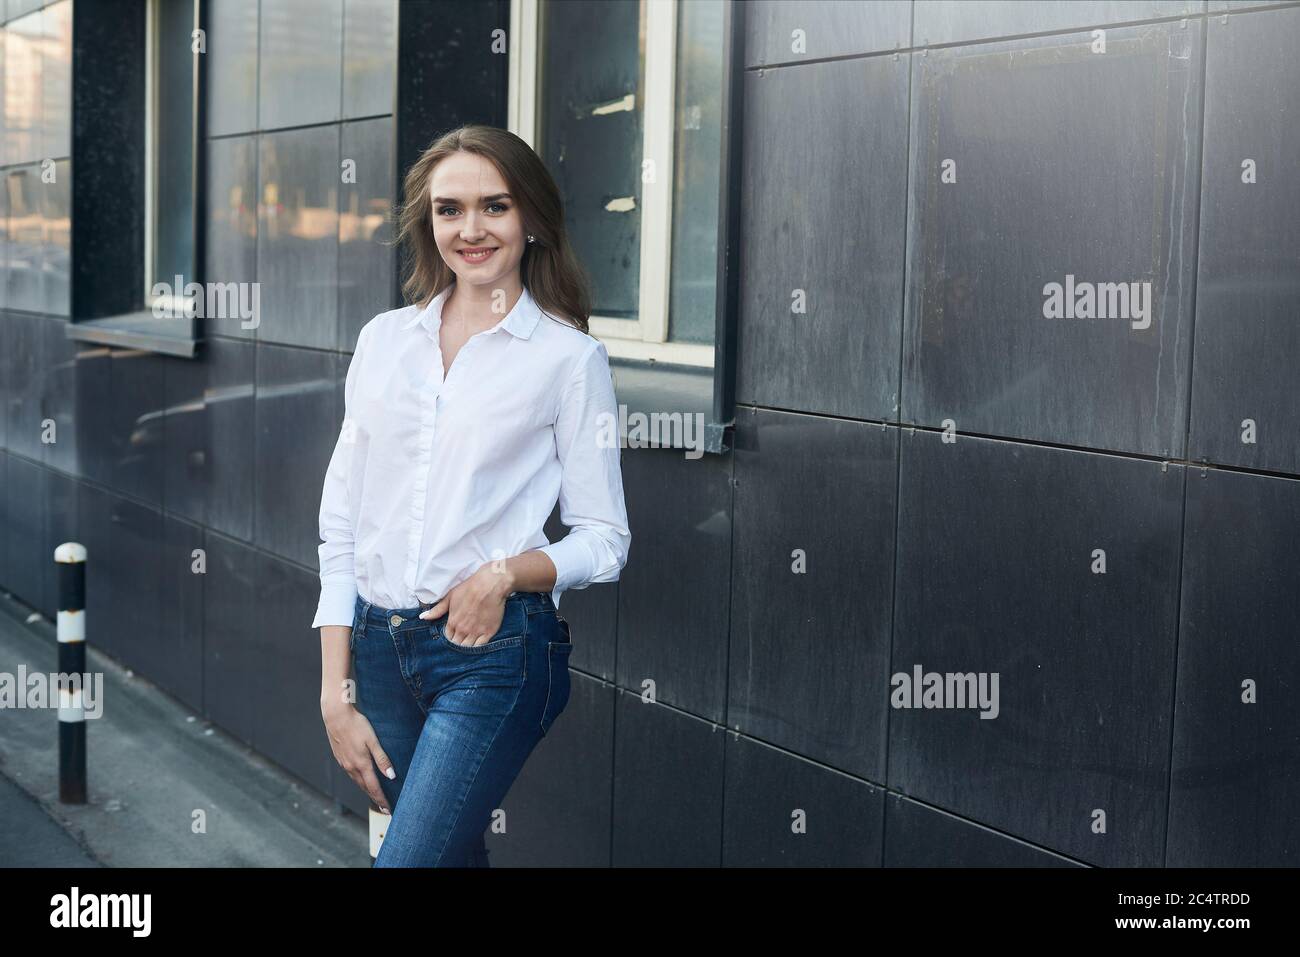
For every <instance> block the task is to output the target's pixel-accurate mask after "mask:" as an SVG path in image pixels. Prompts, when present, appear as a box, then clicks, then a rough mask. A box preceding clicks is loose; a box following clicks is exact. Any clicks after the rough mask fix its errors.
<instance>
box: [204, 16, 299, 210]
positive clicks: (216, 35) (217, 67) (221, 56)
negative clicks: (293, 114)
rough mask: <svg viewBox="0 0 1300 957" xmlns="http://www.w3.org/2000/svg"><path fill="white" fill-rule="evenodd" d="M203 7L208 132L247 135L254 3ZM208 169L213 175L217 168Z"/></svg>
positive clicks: (252, 116)
mask: <svg viewBox="0 0 1300 957" xmlns="http://www.w3.org/2000/svg"><path fill="white" fill-rule="evenodd" d="M204 6H205V7H206V8H207V18H208V52H207V54H206V56H207V57H208V58H209V60H208V70H209V73H208V83H207V96H208V133H209V135H211V136H225V135H228V134H230V133H247V132H249V131H251V130H255V129H257V7H258V0H218V2H216V3H206V4H204ZM294 62H296V61H294ZM212 145H214V146H215V144H212ZM209 169H211V170H212V171H213V172H214V173H215V172H217V171H218V169H219V167H217V166H216V165H212V166H210V167H209ZM214 192H215V191H214Z"/></svg>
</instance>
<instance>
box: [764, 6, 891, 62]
mask: <svg viewBox="0 0 1300 957" xmlns="http://www.w3.org/2000/svg"><path fill="white" fill-rule="evenodd" d="M745 7H746V11H745V13H746V17H745V18H746V29H745V66H747V67H754V66H771V65H773V64H775V63H796V62H799V61H802V60H820V59H824V58H827V57H837V56H851V55H853V54H859V53H873V52H875V51H877V50H893V49H897V48H899V47H905V46H909V45H910V37H911V30H912V4H911V2H910V0H873V2H871V3H863V2H862V0H818V2H817V3H808V2H806V0H747V2H746V3H745ZM796 31H797V33H796Z"/></svg>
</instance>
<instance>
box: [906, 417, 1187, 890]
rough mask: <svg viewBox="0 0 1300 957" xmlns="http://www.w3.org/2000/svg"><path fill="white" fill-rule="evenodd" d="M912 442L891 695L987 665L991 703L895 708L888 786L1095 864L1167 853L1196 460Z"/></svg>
mask: <svg viewBox="0 0 1300 957" xmlns="http://www.w3.org/2000/svg"><path fill="white" fill-rule="evenodd" d="M901 441H902V462H901V474H900V488H901V491H900V496H901V499H900V504H899V519H898V566H897V576H898V587H897V590H896V604H895V628H894V652H893V658H892V661H891V671H892V675H891V679H890V692H889V693H890V696H891V706H892V705H893V704H894V703H895V695H896V694H899V693H900V692H899V690H898V689H897V688H896V687H895V678H894V676H896V675H902V676H905V677H906V678H907V679H909V681H910V680H911V679H912V678H913V676H914V673H915V669H917V668H920V669H921V671H922V673H923V674H924V673H930V672H933V673H938V674H941V675H943V674H947V673H953V674H960V675H967V674H974V675H975V676H977V677H979V676H981V675H983V676H986V678H985V680H986V685H985V691H986V699H987V703H986V702H985V701H980V702H976V703H974V705H975V706H972V704H970V703H968V704H967V706H966V707H946V708H935V707H920V708H905V707H891V715H890V719H889V721H890V724H889V781H888V784H889V786H890V788H891V789H892V790H896V791H900V792H902V793H904V794H907V795H910V796H913V797H916V798H918V799H920V800H923V801H925V802H927V803H930V804H936V805H938V806H940V807H943V808H945V809H947V810H950V811H952V812H954V813H957V814H960V815H961V816H963V817H967V818H970V819H972V820H975V821H979V822H981V823H983V824H987V825H989V826H991V827H995V828H997V829H998V830H1001V831H1006V832H1007V833H1009V834H1012V835H1015V836H1017V837H1021V838H1023V839H1025V840H1028V841H1032V842H1033V843H1035V844H1041V845H1043V846H1045V847H1050V848H1053V849H1055V850H1057V851H1059V852H1061V853H1063V854H1067V855H1069V856H1071V857H1074V858H1077V859H1079V860H1083V861H1087V862H1090V863H1095V864H1101V865H1103V866H1107V867H1112V866H1147V867H1151V866H1158V865H1159V864H1160V862H1161V858H1162V856H1163V848H1164V832H1165V813H1166V803H1167V786H1168V769H1169V739H1170V731H1171V729H1170V720H1171V713H1172V706H1173V673H1174V641H1175V630H1176V627H1177V617H1176V616H1177V594H1178V555H1179V549H1180V539H1181V522H1182V501H1183V482H1184V469H1183V468H1182V467H1180V466H1165V465H1163V464H1162V463H1157V462H1149V461H1139V460H1135V459H1129V458H1123V457H1119V456H1109V455H1098V454H1096V453H1092V452H1076V451H1069V450H1063V449H1050V448H1042V447H1036V446H1022V445H1018V444H1015V443H1009V442H1000V441H996V440H988V439H976V438H970V437H965V436H961V437H958V438H957V440H956V442H955V443H953V444H945V443H944V442H943V441H942V436H941V434H939V433H933V432H916V433H914V434H905V435H903V437H902V439H901ZM1097 550H1102V551H1103V552H1104V561H1105V566H1104V567H1105V571H1104V573H1100V572H1099V571H1095V570H1094V569H1099V568H1100V567H1101V566H1100V565H1098V564H1097V563H1098V562H1099V561H1100V560H1101V556H1099V555H1098V554H1096V551H1097ZM994 674H996V675H997V676H998V679H997V682H998V683H997V686H996V688H997V691H996V694H995V695H994V694H992V690H993V687H994V686H993V685H992V684H991V683H990V682H991V681H992V676H993V675H994ZM899 703H902V702H899ZM995 706H996V717H993V718H984V717H981V715H983V714H994V713H995ZM1098 811H1101V812H1104V814H1105V826H1106V831H1105V833H1094V831H1093V828H1094V826H1095V822H1096V821H1097V819H1096V818H1095V817H1094V815H1095V814H1096V812H1098Z"/></svg>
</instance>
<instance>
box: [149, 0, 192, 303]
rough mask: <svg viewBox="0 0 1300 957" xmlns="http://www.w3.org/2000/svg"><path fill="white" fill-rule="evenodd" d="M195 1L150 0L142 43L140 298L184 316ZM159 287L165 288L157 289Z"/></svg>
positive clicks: (189, 275)
mask: <svg viewBox="0 0 1300 957" xmlns="http://www.w3.org/2000/svg"><path fill="white" fill-rule="evenodd" d="M196 13H197V11H196V3H195V0H149V3H148V11H147V19H146V27H145V38H146V39H145V45H146V49H147V50H148V57H149V60H148V66H147V67H146V70H145V126H144V139H145V157H146V163H145V191H144V208H145V233H144V260H145V263H144V270H145V272H144V275H145V283H144V302H145V306H146V307H148V308H152V307H153V306H154V305H159V306H161V307H163V308H164V309H172V310H176V311H177V312H178V313H179V312H182V311H183V312H184V313H185V315H187V316H188V315H189V314H190V313H191V312H192V306H191V304H190V303H189V301H188V300H186V299H185V297H184V284H183V283H182V287H181V288H180V289H176V288H174V287H175V285H176V277H177V276H181V277H184V282H190V281H192V280H193V278H194V146H195V144H194V137H193V115H194V85H195V62H194V61H195V54H194V53H192V52H191V46H192V42H193V41H192V34H193V31H194V27H195V24H196V23H197V19H196ZM164 288H165V290H166V291H163V289H164Z"/></svg>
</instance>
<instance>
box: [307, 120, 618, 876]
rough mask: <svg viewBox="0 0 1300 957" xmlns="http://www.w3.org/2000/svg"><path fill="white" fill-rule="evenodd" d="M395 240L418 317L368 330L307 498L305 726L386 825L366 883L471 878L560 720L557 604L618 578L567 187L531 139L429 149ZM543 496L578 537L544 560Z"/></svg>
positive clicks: (601, 363)
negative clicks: (313, 690) (310, 648)
mask: <svg viewBox="0 0 1300 957" xmlns="http://www.w3.org/2000/svg"><path fill="white" fill-rule="evenodd" d="M403 241H404V242H405V243H407V245H408V248H409V250H410V253H411V256H410V267H409V275H408V278H407V279H406V281H405V283H404V287H403V289H404V292H405V294H406V300H407V301H408V302H413V303H416V305H410V306H406V307H404V308H401V309H395V310H392V311H390V312H384V313H381V314H380V315H378V316H375V318H373V319H372V320H370V322H368V323H367V324H366V325H365V327H364V328H363V329H362V330H361V334H360V336H359V337H358V339H357V344H356V350H355V352H354V354H353V356H352V362H351V365H350V366H349V367H348V374H347V382H346V385H345V388H344V401H345V409H346V411H345V415H344V421H343V428H342V431H341V433H340V435H339V440H338V443H337V445H336V446H335V449H334V455H333V457H332V459H331V460H330V464H329V469H328V471H327V473H326V476H325V486H324V489H323V492H322V495H321V509H320V535H321V539H322V540H323V542H322V544H321V546H320V568H321V576H320V577H321V596H320V605H319V608H318V610H317V612H316V619H315V621H314V622H313V623H312V627H313V628H316V627H319V628H320V629H321V659H322V670H321V713H322V716H323V718H324V721H325V725H326V729H327V731H328V733H329V740H330V746H331V747H332V748H333V750H334V757H335V759H336V760H337V761H338V762H339V764H340V765H342V767H343V768H344V769H345V770H346V771H347V772H348V774H349V775H350V776H351V777H352V779H353V780H354V781H356V782H357V784H358V785H360V786H361V787H362V788H363V789H364V790H365V791H366V792H367V793H369V795H370V797H371V799H372V800H373V801H374V802H375V803H376V804H377V805H378V806H379V807H380V808H381V809H383V810H384V811H385V812H388V813H391V814H392V820H391V821H389V824H388V829H387V833H386V835H385V837H384V841H383V844H382V846H381V848H380V851H379V854H378V856H377V857H376V859H375V866H377V867H390V866H391V867H396V866H442V867H461V866H481V867H486V866H487V849H486V846H485V844H484V840H483V832H484V830H485V829H486V827H487V826H488V824H489V819H490V817H491V815H492V812H493V811H494V810H495V809H496V808H497V807H498V806H499V805H500V803H501V801H502V799H503V798H504V797H505V795H506V792H507V791H508V790H509V789H510V785H511V783H512V782H513V781H514V779H515V776H516V775H517V774H518V773H519V770H520V768H521V767H522V766H523V763H524V761H525V759H526V758H527V757H528V755H529V753H531V751H532V749H533V747H534V745H536V744H537V742H538V741H539V740H540V739H541V738H542V736H543V735H545V734H546V732H547V731H548V730H549V729H550V727H551V725H552V723H553V722H554V721H555V719H556V718H557V717H558V716H559V714H560V712H561V711H563V710H564V707H565V705H566V703H567V702H568V699H569V671H568V659H569V652H570V650H571V649H572V647H573V646H572V643H571V640H570V634H569V626H568V624H567V623H566V622H565V621H564V619H562V618H561V617H560V616H559V614H558V603H559V597H560V593H561V592H563V591H565V590H567V589H570V588H583V587H586V586H587V585H588V584H590V583H591V582H605V581H614V580H615V579H617V578H618V576H619V572H620V571H621V569H622V567H623V565H624V564H625V563H626V561H627V554H628V547H629V545H630V543H631V535H630V533H629V531H628V528H627V512H626V509H625V506H624V502H623V482H622V476H621V473H620V471H619V442H618V429H617V410H616V405H615V399H614V390H613V383H612V381H611V377H610V370H609V357H608V354H607V353H606V351H605V347H604V345H603V344H602V343H600V342H599V341H598V340H596V339H594V338H592V337H591V336H590V335H588V333H587V317H588V315H589V314H590V308H589V305H588V303H589V296H588V294H587V290H586V284H585V278H584V275H583V272H582V270H581V268H580V267H579V265H578V263H577V261H576V259H575V258H574V255H573V252H572V250H571V249H570V247H569V243H568V240H567V239H566V237H565V231H564V212H563V204H562V202H561V200H560V195H559V190H558V189H557V188H556V186H555V182H554V180H553V179H552V178H551V176H550V174H549V173H548V172H547V170H546V167H545V166H544V165H543V164H542V162H541V160H539V159H538V157H537V155H536V154H535V153H534V152H533V151H532V149H531V148H530V147H529V146H528V144H526V143H525V142H524V141H523V140H521V139H519V138H518V137H517V136H515V135H514V134H512V133H509V132H506V131H504V130H499V129H495V128H492V127H487V126H477V125H475V126H466V127H462V128H461V129H458V130H454V131H452V132H450V133H448V134H446V135H445V136H443V137H441V138H440V139H439V140H438V141H437V142H435V143H434V144H433V145H432V146H431V147H430V148H429V149H428V150H427V151H425V153H424V154H423V155H422V156H421V157H420V159H419V160H418V161H417V162H416V163H415V165H414V166H412V167H411V169H410V171H409V172H408V173H407V176H406V182H405V197H404V204H403V207H402V211H401V216H400V229H399V232H398V242H403ZM557 499H558V501H559V504H560V519H561V521H562V522H563V523H564V524H565V525H566V526H569V527H570V529H571V530H570V532H569V533H568V535H567V536H565V537H564V538H563V539H561V540H560V541H558V542H555V543H553V544H551V543H548V540H547V538H546V535H545V533H544V532H543V528H542V526H543V524H544V523H545V521H546V519H547V517H548V516H549V515H550V513H551V511H552V510H553V508H554V507H555V503H556V501H557ZM349 664H351V665H352V666H353V671H354V675H355V705H354V703H353V701H352V695H351V694H350V689H351V684H350V683H349V681H348V670H349Z"/></svg>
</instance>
